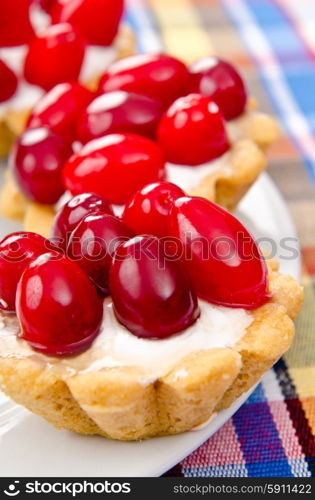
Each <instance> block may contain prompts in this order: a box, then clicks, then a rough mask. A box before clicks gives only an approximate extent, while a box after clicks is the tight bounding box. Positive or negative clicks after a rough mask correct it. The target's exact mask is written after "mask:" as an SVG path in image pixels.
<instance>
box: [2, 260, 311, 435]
mask: <svg viewBox="0 0 315 500" xmlns="http://www.w3.org/2000/svg"><path fill="white" fill-rule="evenodd" d="M269 283H270V291H271V293H272V300H271V301H270V302H269V303H267V304H265V305H264V306H262V307H260V308H258V309H256V310H255V311H253V317H254V320H253V322H252V323H251V325H250V326H249V327H248V329H247V331H246V333H245V335H244V336H243V338H242V339H241V340H240V341H239V342H238V343H237V344H236V345H235V346H234V347H233V348H216V349H208V350H204V351H199V352H195V353H193V354H191V355H189V356H187V357H186V358H184V359H182V360H181V361H180V362H179V363H178V364H177V365H176V366H175V367H174V368H173V369H172V370H171V371H170V372H169V373H167V374H165V375H164V376H162V377H160V378H158V379H157V380H146V379H144V374H143V373H142V371H141V370H140V369H139V368H138V367H132V366H130V367H126V366H125V367H115V368H105V369H101V370H99V371H95V372H92V373H81V374H80V373H79V374H76V375H73V376H68V377H67V378H64V379H62V378H61V377H60V376H58V375H57V374H56V373H54V372H53V371H51V370H49V369H46V364H45V363H43V362H40V361H39V360H36V359H35V358H34V359H31V358H23V359H18V358H14V357H10V358H6V357H1V353H0V386H1V388H2V390H3V391H4V392H5V393H6V394H7V395H8V396H10V397H11V398H12V399H13V400H14V401H16V402H17V403H19V404H21V405H23V406H25V407H26V408H28V409H29V410H31V411H32V412H34V413H36V414H37V415H40V416H41V417H43V418H45V419H46V420H48V421H49V422H51V423H52V424H53V425H54V426H55V427H57V428H59V429H68V430H71V431H75V432H78V433H81V434H98V435H101V436H105V437H109V438H112V439H119V440H136V439H144V438H149V437H152V436H157V435H159V436H160V435H170V434H177V433H180V432H184V431H188V430H191V429H192V428H194V427H196V426H198V425H200V424H202V423H204V422H205V421H207V420H208V419H209V418H210V417H211V415H212V414H213V413H214V412H216V411H219V410H221V409H222V408H226V407H228V406H230V405H231V403H232V402H233V401H235V400H236V399H237V398H238V397H239V396H240V395H241V394H242V393H243V392H245V391H247V390H249V389H250V387H252V386H253V385H254V384H255V383H256V382H257V381H258V380H259V379H260V378H261V376H262V375H263V373H264V372H265V371H266V370H268V369H269V368H270V367H271V366H272V365H273V364H274V363H275V361H277V359H278V358H279V357H280V356H281V355H282V354H283V353H284V352H285V351H286V350H287V349H288V348H289V347H290V345H291V342H292V340H293V336H294V325H293V321H292V319H294V317H295V316H296V315H297V313H298V311H299V309H300V306H301V302H302V296H303V292H302V288H301V287H300V285H299V284H298V283H297V282H296V281H295V280H294V279H293V278H290V277H287V276H283V275H280V274H278V272H277V270H276V266H275V264H274V263H270V265H269ZM179 373H185V374H186V376H184V377H183V376H179V375H178V374H179Z"/></svg>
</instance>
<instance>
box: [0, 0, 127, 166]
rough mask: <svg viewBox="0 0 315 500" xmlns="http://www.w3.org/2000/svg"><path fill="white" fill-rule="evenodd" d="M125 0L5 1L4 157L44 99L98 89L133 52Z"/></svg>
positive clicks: (0, 62) (0, 149) (0, 31)
mask: <svg viewBox="0 0 315 500" xmlns="http://www.w3.org/2000/svg"><path fill="white" fill-rule="evenodd" d="M123 7H124V0H114V1H113V0H18V1H17V2H13V1H12V0H1V2H0V81H1V88H0V157H1V156H2V157H4V156H6V154H7V153H8V151H9V148H10V146H11V144H12V141H13V140H14V138H15V137H16V136H17V135H20V133H21V132H22V131H23V129H24V126H25V122H26V120H27V117H28V115H29V113H30V111H31V109H32V108H33V106H34V105H35V104H36V102H37V101H38V100H39V98H40V97H42V96H43V95H44V93H45V92H46V91H48V90H50V89H51V88H52V87H53V86H55V85H56V84H58V83H63V82H66V81H72V80H73V81H77V80H79V81H80V82H81V83H83V84H85V85H87V86H89V87H90V88H93V89H95V88H96V86H97V84H98V79H99V77H100V76H101V74H102V73H103V72H104V71H105V69H106V68H107V66H108V65H109V64H110V63H111V62H112V61H114V60H115V59H118V58H120V57H124V56H126V55H130V54H132V53H133V52H134V46H135V43H134V39H133V35H132V33H131V31H130V29H129V28H128V27H127V26H126V25H120V20H121V17H122V14H123Z"/></svg>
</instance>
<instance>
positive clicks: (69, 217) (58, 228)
mask: <svg viewBox="0 0 315 500" xmlns="http://www.w3.org/2000/svg"><path fill="white" fill-rule="evenodd" d="M91 212H93V213H95V212H100V213H104V214H109V215H113V211H112V209H111V207H110V205H109V204H108V203H107V201H106V200H104V198H101V196H98V195H97V194H94V193H84V194H78V195H77V196H74V197H73V198H71V200H69V201H68V202H67V203H66V204H65V205H64V206H63V207H62V208H61V210H59V212H58V213H57V215H56V217H55V219H54V222H53V227H52V238H53V239H54V240H55V243H56V244H57V245H58V247H59V248H61V249H63V250H64V251H65V250H66V248H67V245H68V240H69V238H70V235H71V233H72V231H73V230H74V229H75V228H76V226H77V225H78V224H79V223H80V222H81V220H82V219H84V217H85V216H86V215H88V214H89V213H91Z"/></svg>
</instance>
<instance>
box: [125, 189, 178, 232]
mask: <svg viewBox="0 0 315 500" xmlns="http://www.w3.org/2000/svg"><path fill="white" fill-rule="evenodd" d="M182 196H185V193H184V191H183V190H182V189H180V188H179V187H178V186H176V185H175V184H172V183H171V182H156V183H153V184H148V185H146V186H144V187H143V188H141V189H139V190H138V191H136V193H135V194H134V195H133V196H132V198H131V199H130V201H129V202H128V203H127V205H126V206H125V209H124V212H123V214H122V221H123V222H124V223H125V224H126V226H127V227H129V228H130V229H131V230H132V231H133V232H134V233H135V234H153V235H154V236H158V237H163V236H166V235H167V225H168V217H169V215H170V212H171V208H172V206H173V203H174V201H175V200H177V198H181V197H182Z"/></svg>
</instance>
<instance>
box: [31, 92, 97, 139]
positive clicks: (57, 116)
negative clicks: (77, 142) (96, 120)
mask: <svg viewBox="0 0 315 500" xmlns="http://www.w3.org/2000/svg"><path fill="white" fill-rule="evenodd" d="M92 99H93V92H91V91H90V90H88V89H86V88H85V87H83V86H82V85H80V84H79V83H59V84H58V85H56V86H55V87H53V88H52V89H51V90H50V91H49V92H47V94H45V95H44V96H43V97H42V98H41V99H40V100H39V101H38V102H37V104H36V105H35V107H34V108H33V110H32V113H31V115H30V117H29V120H28V123H27V126H28V127H29V128H34V127H36V128H37V127H42V126H48V127H49V128H50V129H51V130H53V131H54V132H57V133H58V134H60V135H62V136H63V137H65V138H66V139H67V140H73V139H74V137H75V128H76V122H77V119H78V116H79V114H80V113H81V111H82V110H83V109H84V108H86V106H87V105H88V104H89V102H90V101H91V100H92Z"/></svg>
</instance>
